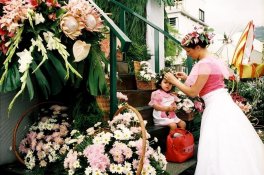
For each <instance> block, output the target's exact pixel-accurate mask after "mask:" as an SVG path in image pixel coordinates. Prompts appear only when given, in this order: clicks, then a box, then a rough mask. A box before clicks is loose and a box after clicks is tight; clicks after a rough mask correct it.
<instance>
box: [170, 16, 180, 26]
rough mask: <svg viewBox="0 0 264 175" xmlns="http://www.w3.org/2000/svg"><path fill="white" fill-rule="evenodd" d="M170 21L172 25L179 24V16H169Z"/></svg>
mask: <svg viewBox="0 0 264 175" xmlns="http://www.w3.org/2000/svg"><path fill="white" fill-rule="evenodd" d="M169 21H170V25H171V26H172V27H176V26H177V25H178V17H174V18H169Z"/></svg>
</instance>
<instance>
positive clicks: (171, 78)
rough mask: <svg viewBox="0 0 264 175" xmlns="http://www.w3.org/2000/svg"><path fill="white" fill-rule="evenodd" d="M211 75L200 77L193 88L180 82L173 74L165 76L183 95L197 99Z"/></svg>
mask: <svg viewBox="0 0 264 175" xmlns="http://www.w3.org/2000/svg"><path fill="white" fill-rule="evenodd" d="M208 77H209V74H205V75H198V78H197V80H196V82H195V83H194V84H193V85H192V86H191V87H189V86H186V85H185V84H183V83H182V82H181V81H180V80H178V79H177V78H176V77H175V76H174V75H173V74H172V73H170V72H168V73H166V74H165V78H166V79H167V80H168V81H169V82H170V83H171V84H173V85H174V86H176V87H177V88H178V89H180V90H181V91H182V92H183V93H185V94H186V95H188V96H190V97H196V96H198V94H199V93H200V91H201V90H202V88H203V87H204V85H205V83H206V81H207V80H208Z"/></svg>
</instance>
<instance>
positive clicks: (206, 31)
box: [181, 27, 215, 47]
mask: <svg viewBox="0 0 264 175" xmlns="http://www.w3.org/2000/svg"><path fill="white" fill-rule="evenodd" d="M213 31H214V30H213V29H212V28H207V27H194V31H193V32H191V33H188V34H187V35H185V37H184V38H183V40H182V42H181V45H182V46H183V47H188V46H189V45H196V44H198V43H199V42H201V43H204V44H205V45H206V46H207V45H209V44H211V43H212V41H213V40H212V39H213V37H214V35H215V34H214V33H213Z"/></svg>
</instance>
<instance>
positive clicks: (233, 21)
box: [205, 0, 264, 35]
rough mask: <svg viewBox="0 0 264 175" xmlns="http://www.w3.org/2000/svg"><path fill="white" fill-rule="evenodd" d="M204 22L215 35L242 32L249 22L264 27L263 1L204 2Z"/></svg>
mask: <svg viewBox="0 0 264 175" xmlns="http://www.w3.org/2000/svg"><path fill="white" fill-rule="evenodd" d="M205 4H206V5H205V22H206V23H207V24H208V25H209V26H210V27H212V28H214V29H215V31H216V32H217V33H226V34H228V35H232V34H233V33H235V32H239V31H243V29H244V28H245V27H246V25H247V24H248V22H249V21H250V20H253V23H254V24H255V26H264V0H205Z"/></svg>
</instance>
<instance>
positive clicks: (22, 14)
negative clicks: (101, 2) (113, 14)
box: [0, 0, 107, 110]
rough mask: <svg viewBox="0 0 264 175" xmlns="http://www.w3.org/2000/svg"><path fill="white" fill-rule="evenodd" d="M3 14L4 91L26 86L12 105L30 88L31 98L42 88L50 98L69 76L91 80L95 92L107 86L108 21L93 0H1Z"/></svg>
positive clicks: (0, 82)
mask: <svg viewBox="0 0 264 175" xmlns="http://www.w3.org/2000/svg"><path fill="white" fill-rule="evenodd" d="M0 15H1V16H0V25H1V29H0V35H1V39H0V58H1V59H0V63H1V70H0V92H10V91H13V90H17V89H20V90H19V91H18V92H17V94H16V95H15V97H14V98H13V100H12V101H11V103H10V105H9V110H10V109H11V108H12V106H13V104H14V102H15V100H16V98H17V97H18V96H19V95H21V94H22V92H24V90H25V89H28V93H29V97H30V99H32V98H34V96H35V94H34V92H35V91H36V90H38V89H39V88H40V90H39V92H43V95H44V97H45V98H48V97H49V95H54V94H57V93H59V92H60V90H61V89H62V87H63V86H64V85H65V84H66V81H67V80H70V81H69V82H70V83H72V84H74V85H75V86H76V87H80V86H81V84H82V82H83V81H85V82H83V84H84V85H85V86H86V89H87V91H89V93H90V94H91V95H95V96H96V95H97V94H103V93H106V92H107V85H106V83H105V78H104V75H105V74H104V70H103V68H102V65H101V61H106V60H105V58H104V54H103V53H102V52H101V51H100V45H99V42H100V40H101V39H103V34H102V31H103V29H104V25H103V21H102V20H101V18H100V14H99V12H98V11H97V10H96V9H95V8H94V7H93V6H92V4H91V3H90V2H89V1H88V0H71V1H69V2H68V1H63V0H61V1H60V0H1V1H0ZM82 78H83V81H81V79H82ZM97 81H99V83H94V82H97Z"/></svg>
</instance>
